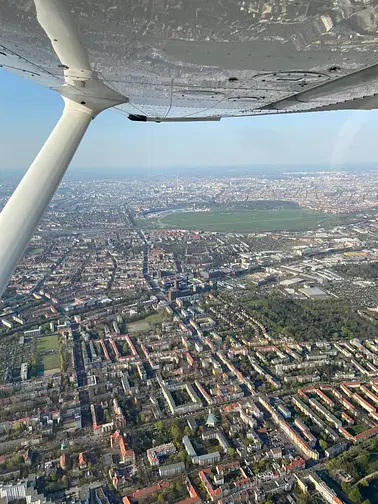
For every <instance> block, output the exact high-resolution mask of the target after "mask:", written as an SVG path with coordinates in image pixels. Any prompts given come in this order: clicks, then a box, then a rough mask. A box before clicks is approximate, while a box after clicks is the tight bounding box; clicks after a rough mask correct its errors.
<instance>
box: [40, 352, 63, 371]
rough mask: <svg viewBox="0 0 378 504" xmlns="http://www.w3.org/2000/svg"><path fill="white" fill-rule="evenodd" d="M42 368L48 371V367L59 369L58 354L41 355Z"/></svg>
mask: <svg viewBox="0 0 378 504" xmlns="http://www.w3.org/2000/svg"><path fill="white" fill-rule="evenodd" d="M42 362H43V369H44V371H49V370H50V369H60V360H59V354H57V353H56V354H49V355H43V356H42Z"/></svg>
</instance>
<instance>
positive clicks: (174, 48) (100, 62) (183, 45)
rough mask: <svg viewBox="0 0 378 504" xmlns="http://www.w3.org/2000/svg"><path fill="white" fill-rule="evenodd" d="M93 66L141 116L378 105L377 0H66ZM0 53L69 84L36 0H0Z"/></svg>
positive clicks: (4, 59) (33, 74) (22, 71)
mask: <svg viewBox="0 0 378 504" xmlns="http://www.w3.org/2000/svg"><path fill="white" fill-rule="evenodd" d="M64 3H65V5H66V6H68V8H69V12H70V13H71V15H72V19H73V20H74V22H75V24H76V25H77V29H78V32H79V34H80V37H81V40H82V42H83V44H84V49H85V50H86V52H87V54H88V58H89V63H90V65H91V67H92V68H93V69H94V70H95V71H96V72H97V73H98V75H99V77H100V79H101V80H103V82H104V83H105V84H106V85H107V86H108V87H109V88H111V89H113V90H115V91H116V92H117V93H120V94H121V95H123V96H127V97H128V103H124V104H121V105H118V106H117V111H118V112H119V113H122V114H125V115H126V116H128V117H130V119H132V120H135V121H151V120H156V121H158V122H163V121H177V120H180V119H181V120H185V121H191V120H206V119H211V120H216V119H219V118H222V117H241V116H251V115H261V114H276V113H287V112H291V113H293V112H306V111H314V110H338V109H347V108H352V109H355V108H364V109H370V108H376V106H377V99H376V97H375V93H376V92H377V88H378V86H377V84H378V65H377V63H376V57H377V49H378V38H377V19H378V14H377V12H378V11H377V4H378V2H377V1H376V0H374V1H369V2H367V1H359V2H357V1H353V2H352V1H350V0H332V1H331V0H323V1H318V0H295V1H294V0H279V1H278V0H65V1H64ZM0 12H1V17H0V64H1V65H2V66H3V67H4V68H5V69H7V70H10V71H12V72H15V73H17V74H19V75H21V76H24V77H28V78H30V79H32V80H34V81H36V82H39V83H41V84H43V85H44V86H47V87H50V88H52V89H56V90H58V91H59V90H60V88H61V86H62V85H63V83H64V70H65V67H66V66H67V63H66V62H65V61H64V60H63V61H62V60H61V59H60V58H59V57H58V56H57V54H56V52H55V51H54V47H53V45H52V43H51V42H52V41H51V40H49V38H48V37H47V36H46V33H45V30H44V29H43V28H42V27H41V24H40V23H39V21H38V19H37V13H36V6H35V2H34V1H33V0H4V1H3V2H2V5H1V6H0Z"/></svg>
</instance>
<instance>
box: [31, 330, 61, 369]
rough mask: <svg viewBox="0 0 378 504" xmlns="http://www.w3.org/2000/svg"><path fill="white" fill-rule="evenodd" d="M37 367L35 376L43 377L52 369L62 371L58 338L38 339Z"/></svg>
mask: <svg viewBox="0 0 378 504" xmlns="http://www.w3.org/2000/svg"><path fill="white" fill-rule="evenodd" d="M36 344H37V348H36V357H37V359H36V365H35V371H34V374H35V375H37V376H42V375H43V374H44V373H46V372H47V371H50V370H52V369H60V358H59V345H58V336H57V335H56V334H55V335H53V336H42V337H39V336H37V337H36Z"/></svg>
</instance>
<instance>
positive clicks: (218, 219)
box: [159, 208, 345, 233]
mask: <svg viewBox="0 0 378 504" xmlns="http://www.w3.org/2000/svg"><path fill="white" fill-rule="evenodd" d="M342 221H344V222H345V217H344V216H340V215H334V214H324V213H318V212H312V211H310V210H302V209H299V208H298V209H296V208H294V209H282V210H245V211H225V210H222V211H210V212H181V213H172V214H169V215H165V216H164V217H162V218H161V219H160V221H159V223H160V224H161V225H163V226H164V227H178V228H183V229H203V230H206V231H227V232H239V233H241V232H245V233H248V232H254V231H284V230H292V231H294V230H307V229H316V228H317V227H323V226H324V227H329V226H335V225H337V224H340V223H341V222H342Z"/></svg>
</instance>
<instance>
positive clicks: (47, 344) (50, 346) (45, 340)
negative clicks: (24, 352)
mask: <svg viewBox="0 0 378 504" xmlns="http://www.w3.org/2000/svg"><path fill="white" fill-rule="evenodd" d="M37 350H38V352H46V350H58V336H56V335H53V336H42V337H38V338H37Z"/></svg>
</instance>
